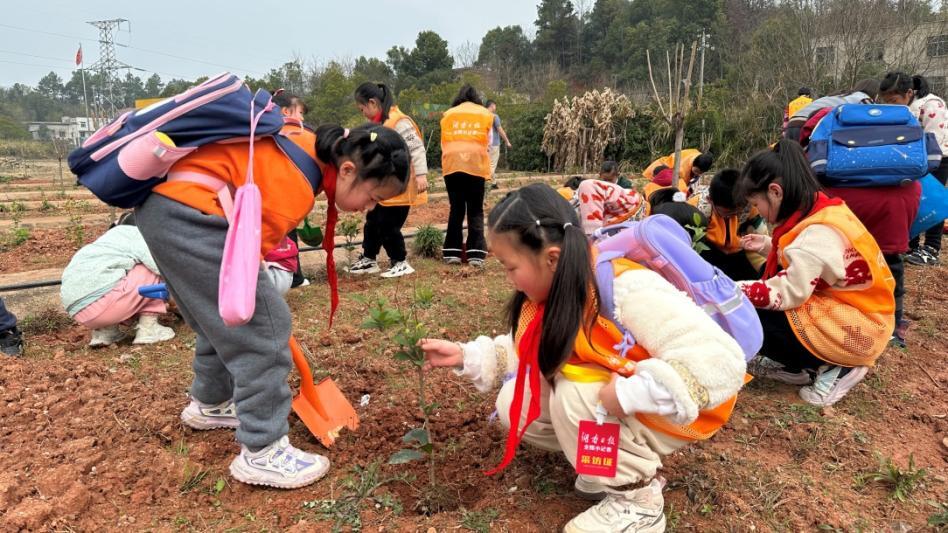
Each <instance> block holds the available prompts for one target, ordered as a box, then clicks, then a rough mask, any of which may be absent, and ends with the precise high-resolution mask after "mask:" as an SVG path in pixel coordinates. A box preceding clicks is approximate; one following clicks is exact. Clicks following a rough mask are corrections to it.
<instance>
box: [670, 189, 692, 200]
mask: <svg viewBox="0 0 948 533" xmlns="http://www.w3.org/2000/svg"><path fill="white" fill-rule="evenodd" d="M672 201H674V202H686V201H688V197H687V196H685V193H683V192H681V191H678V192H676V193H675V194H673V195H672Z"/></svg>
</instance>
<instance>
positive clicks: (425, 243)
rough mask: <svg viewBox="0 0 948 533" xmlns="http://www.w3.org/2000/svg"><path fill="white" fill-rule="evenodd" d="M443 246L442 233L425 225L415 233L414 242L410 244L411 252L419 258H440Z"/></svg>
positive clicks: (429, 225)
mask: <svg viewBox="0 0 948 533" xmlns="http://www.w3.org/2000/svg"><path fill="white" fill-rule="evenodd" d="M443 245H444V232H442V231H441V230H440V229H438V228H436V227H435V226H432V225H431V224H425V225H424V226H421V227H419V228H418V229H417V230H416V231H415V240H414V242H413V243H412V251H414V252H415V255H417V256H419V257H432V258H435V259H437V258H439V257H441V247H442V246H443Z"/></svg>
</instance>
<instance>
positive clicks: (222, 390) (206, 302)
mask: <svg viewBox="0 0 948 533" xmlns="http://www.w3.org/2000/svg"><path fill="white" fill-rule="evenodd" d="M135 218H136V221H137V224H138V229H139V230H141V233H142V236H144V237H145V242H146V243H148V248H149V250H151V254H152V256H153V257H154V258H155V262H156V263H157V264H158V268H159V269H160V270H161V275H162V276H163V277H164V278H165V282H166V283H167V284H168V289H169V291H170V292H171V295H172V296H173V297H174V299H175V302H176V303H177V304H178V308H179V309H180V310H181V314H182V315H183V316H184V320H185V322H187V323H188V325H189V326H191V328H192V329H194V331H195V332H196V333H197V343H196V346H195V350H194V352H195V353H194V363H193V365H192V367H193V369H194V381H193V382H192V383H191V395H192V396H193V397H194V398H196V399H197V400H198V401H201V402H204V403H209V404H218V403H221V402H224V401H227V400H229V399H231V398H233V399H234V401H236V402H237V418H239V419H240V428H239V429H238V430H237V440H238V441H239V442H241V443H242V444H244V445H246V446H247V447H250V448H261V447H264V446H267V445H268V444H270V443H271V442H273V441H276V440H278V439H280V438H281V437H283V436H284V435H286V434H287V433H288V432H289V424H288V422H287V417H288V416H289V414H290V402H291V400H292V397H291V394H290V387H289V385H288V384H287V382H286V378H287V375H288V374H289V372H290V361H291V359H290V350H289V346H288V343H289V338H290V327H291V319H292V317H291V315H290V308H289V306H288V305H287V304H286V302H285V301H284V300H283V298H282V297H280V295H279V294H278V293H277V290H276V288H275V287H274V285H273V283H271V282H270V280H269V279H268V278H267V275H266V273H265V272H263V271H261V272H260V275H259V276H258V278H257V300H256V312H255V313H254V316H253V318H252V319H251V320H250V322H248V323H247V324H244V325H243V326H238V327H233V328H231V327H227V326H225V325H224V321H223V320H221V317H220V315H219V314H218V308H217V294H218V276H219V274H220V264H221V256H222V255H223V252H224V239H225V237H226V235H227V221H226V220H225V219H224V218H222V217H217V216H210V215H205V214H204V213H201V212H200V211H198V210H196V209H193V208H191V207H188V206H186V205H184V204H182V203H179V202H176V201H174V200H171V199H169V198H166V197H164V196H161V195H159V194H152V195H151V196H149V197H148V200H146V201H145V203H144V204H143V205H142V206H141V207H138V208H137V209H136V210H135Z"/></svg>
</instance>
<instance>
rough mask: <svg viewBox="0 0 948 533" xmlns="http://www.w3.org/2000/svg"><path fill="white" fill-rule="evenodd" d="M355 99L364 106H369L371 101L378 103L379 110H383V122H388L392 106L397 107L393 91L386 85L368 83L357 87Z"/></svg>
mask: <svg viewBox="0 0 948 533" xmlns="http://www.w3.org/2000/svg"><path fill="white" fill-rule="evenodd" d="M354 97H355V101H356V102H358V103H359V104H362V105H366V104H368V103H369V100H373V99H374V100H375V101H377V102H378V103H379V108H380V109H381V110H382V122H385V121H386V120H388V114H389V112H390V111H391V110H392V106H393V105H395V98H394V96H392V91H391V90H390V89H389V88H388V86H387V85H385V84H384V83H372V82H369V81H367V82H365V83H363V84H362V85H359V86H358V87H356V90H355V95H354Z"/></svg>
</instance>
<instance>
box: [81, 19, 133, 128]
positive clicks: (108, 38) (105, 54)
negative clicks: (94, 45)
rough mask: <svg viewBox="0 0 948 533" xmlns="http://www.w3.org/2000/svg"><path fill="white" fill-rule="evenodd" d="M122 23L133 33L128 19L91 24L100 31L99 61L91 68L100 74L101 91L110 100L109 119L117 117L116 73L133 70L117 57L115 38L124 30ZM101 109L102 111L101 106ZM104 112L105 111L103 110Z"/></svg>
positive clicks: (98, 21) (92, 22)
mask: <svg viewBox="0 0 948 533" xmlns="http://www.w3.org/2000/svg"><path fill="white" fill-rule="evenodd" d="M122 23H126V24H127V26H128V31H129V33H131V31H132V27H131V23H129V22H128V19H111V20H93V21H91V22H89V24H91V25H92V26H95V27H96V28H98V29H99V60H98V61H96V62H95V64H94V65H92V67H90V68H92V69H93V70H97V71H98V72H99V77H100V79H101V80H102V81H101V83H102V88H101V91H102V92H103V97H104V98H105V99H107V100H108V107H109V113H108V116H109V117H114V116H115V96H114V92H113V90H112V86H113V85H114V84H115V71H116V70H119V69H123V68H124V69H130V68H133V67H132V66H131V65H128V64H126V63H123V62H121V61H119V60H118V59H117V58H116V57H115V40H114V37H113V36H114V33H115V32H116V31H118V30H121V29H122ZM100 109H102V106H101V105H100ZM102 111H105V110H104V109H102Z"/></svg>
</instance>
